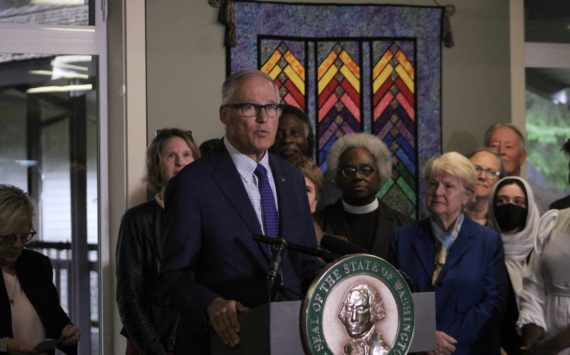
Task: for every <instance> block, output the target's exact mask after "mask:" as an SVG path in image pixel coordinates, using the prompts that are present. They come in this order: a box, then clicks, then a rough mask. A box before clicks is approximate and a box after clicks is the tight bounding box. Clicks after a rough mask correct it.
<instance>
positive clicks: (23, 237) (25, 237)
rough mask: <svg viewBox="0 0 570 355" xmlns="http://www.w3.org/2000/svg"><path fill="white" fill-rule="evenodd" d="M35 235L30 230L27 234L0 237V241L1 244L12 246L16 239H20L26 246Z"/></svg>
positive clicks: (34, 232) (33, 231)
mask: <svg viewBox="0 0 570 355" xmlns="http://www.w3.org/2000/svg"><path fill="white" fill-rule="evenodd" d="M35 235H36V231H35V230H34V228H32V229H31V230H30V231H29V232H28V233H19V234H8V235H3V236H0V241H2V244H5V245H12V244H14V242H15V241H16V239H18V238H20V241H21V242H22V243H23V244H26V243H27V242H29V241H30V240H32V238H33V237H34V236H35Z"/></svg>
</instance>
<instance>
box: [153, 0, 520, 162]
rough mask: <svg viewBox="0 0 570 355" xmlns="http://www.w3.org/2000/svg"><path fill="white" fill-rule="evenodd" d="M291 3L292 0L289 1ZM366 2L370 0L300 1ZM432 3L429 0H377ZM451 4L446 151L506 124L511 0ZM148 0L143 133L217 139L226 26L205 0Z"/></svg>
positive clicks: (463, 148)
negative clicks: (177, 130)
mask: <svg viewBox="0 0 570 355" xmlns="http://www.w3.org/2000/svg"><path fill="white" fill-rule="evenodd" d="M288 2H293V1H288ZM304 2H313V3H371V2H370V1H354V0H352V1H351V0H344V1H331V0H323V1H318V0H313V1H304ZM376 3H392V4H393V3H397V4H413V5H428V6H433V5H434V3H433V2H431V1H426V0H417V1H413V0H407V1H389V2H388V1H377V2H376ZM441 3H451V4H455V6H456V14H455V15H454V16H453V17H452V18H451V24H452V29H453V36H454V39H455V47H453V48H444V49H443V59H442V70H443V75H442V77H443V83H442V90H443V95H442V99H443V111H442V113H443V125H442V126H443V142H442V144H443V147H442V148H443V150H444V151H448V150H458V151H460V152H464V153H467V152H468V151H469V150H472V149H474V148H476V147H478V146H479V145H480V144H482V137H483V134H484V132H485V129H486V128H487V127H488V126H489V125H490V124H492V123H494V122H498V121H502V122H505V121H510V114H511V106H510V105H511V99H510V90H511V88H510V58H509V3H508V2H507V1H496V0H478V1H459V0H452V1H445V2H444V1H441ZM168 4H169V5H168V6H165V4H164V2H161V1H146V6H147V9H146V10H147V11H146V14H147V15H146V19H147V27H146V31H147V37H146V38H147V80H148V82H147V108H148V117H147V118H148V131H149V133H148V136H149V138H152V136H153V134H154V133H153V132H154V131H155V130H156V129H157V128H161V127H166V126H178V127H184V128H189V129H192V131H193V132H194V133H195V138H196V139H197V141H198V143H201V142H202V141H204V140H206V139H209V138H213V137H216V136H221V135H222V134H223V131H222V125H221V124H220V123H219V121H218V113H217V111H218V106H219V103H220V86H221V83H222V81H223V80H224V78H225V73H226V54H225V49H224V47H223V36H224V28H223V26H222V25H221V24H219V23H218V22H217V9H215V8H213V7H211V6H210V5H209V4H208V2H207V1H205V0H202V1H186V0H172V1H169V2H168Z"/></svg>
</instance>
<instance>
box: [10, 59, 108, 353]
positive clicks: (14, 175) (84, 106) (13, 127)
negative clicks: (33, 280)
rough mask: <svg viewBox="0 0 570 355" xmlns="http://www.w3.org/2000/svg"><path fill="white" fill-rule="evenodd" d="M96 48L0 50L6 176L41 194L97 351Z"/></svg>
mask: <svg viewBox="0 0 570 355" xmlns="http://www.w3.org/2000/svg"><path fill="white" fill-rule="evenodd" d="M96 68H97V62H96V57H92V56H69V55H61V56H53V55H50V56H47V55H41V54H0V181H1V182H2V183H8V184H13V185H16V186H19V187H20V188H22V189H23V190H25V191H28V192H29V193H30V195H31V196H32V197H33V199H34V200H35V201H36V202H37V216H36V219H37V220H36V221H35V223H34V225H35V226H36V230H37V231H38V235H37V237H36V238H35V239H34V240H33V241H32V242H31V243H30V244H29V247H30V248H33V249H37V250H39V251H40V252H42V253H44V254H45V255H47V256H49V257H50V259H51V260H52V263H53V266H54V277H55V280H54V281H55V284H56V286H57V287H58V290H59V292H60V297H61V303H62V306H63V307H64V309H65V310H66V311H67V312H68V314H69V315H70V318H71V319H72V320H73V321H74V323H76V324H78V325H79V327H80V328H81V330H82V333H83V334H84V335H86V334H89V333H91V337H82V339H81V342H80V349H79V353H80V354H89V353H91V354H98V353H99V349H98V346H99V338H98V337H99V325H98V322H99V319H98V313H99V308H98V286H99V285H98V260H99V255H98V248H97V245H98V233H99V231H98V188H97V186H98V170H97V169H98V155H97V152H98V135H97V127H98V121H99V120H98V110H97V107H98V105H97V92H96V89H95V83H96V78H97V73H96Z"/></svg>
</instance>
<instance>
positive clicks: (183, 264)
mask: <svg viewBox="0 0 570 355" xmlns="http://www.w3.org/2000/svg"><path fill="white" fill-rule="evenodd" d="M280 113H281V105H280V96H279V92H278V90H277V87H276V86H275V84H274V83H273V81H272V80H271V78H270V77H269V76H267V75H266V74H264V73H262V72H259V71H256V70H246V71H240V72H236V73H234V74H232V75H231V76H230V77H229V78H227V79H226V81H225V82H224V84H223V86H222V105H221V107H220V109H219V116H220V120H221V122H222V123H223V124H224V125H225V137H224V139H223V143H221V144H220V145H219V146H218V147H217V148H216V149H215V150H213V151H211V152H210V153H208V154H207V155H206V156H204V157H203V158H202V159H200V160H198V161H197V162H195V163H194V164H191V165H189V166H188V168H185V169H183V170H182V171H181V172H180V173H179V174H178V175H176V176H175V177H174V178H173V179H172V180H171V182H170V184H169V185H168V187H167V188H166V193H165V205H166V219H165V231H164V232H165V233H166V235H165V240H166V242H165V246H164V262H163V265H162V269H161V285H162V286H161V291H162V294H163V296H164V297H166V299H167V300H169V301H170V302H171V304H172V305H173V307H174V308H176V309H177V310H178V311H180V312H181V313H182V317H183V323H185V322H187V323H188V324H187V325H184V326H183V327H182V329H181V331H179V336H178V338H177V342H178V344H177V353H185V354H189V353H192V354H207V353H209V342H210V333H211V330H212V329H213V330H214V331H215V333H216V334H217V335H218V336H219V337H220V339H221V340H222V342H223V343H224V344H226V345H228V346H232V347H233V346H236V345H237V344H239V342H240V339H239V331H240V325H239V322H238V319H237V315H238V314H239V313H241V312H246V311H247V310H248V309H249V308H251V307H255V306H259V305H261V304H263V303H266V302H268V301H269V296H268V294H269V293H270V292H268V290H267V286H266V277H267V275H268V271H269V269H270V265H271V261H272V258H273V257H274V255H273V254H274V251H272V250H271V248H270V247H269V246H268V245H267V244H262V243H260V242H257V241H255V240H254V239H253V236H254V235H256V234H257V235H259V234H263V235H266V236H268V237H282V238H284V239H286V240H287V241H289V242H291V243H294V244H299V245H304V246H309V247H314V246H315V243H316V241H315V235H314V229H313V223H312V219H311V213H310V211H309V205H308V201H307V194H306V188H305V184H304V180H303V176H302V175H301V173H300V172H298V171H297V170H296V169H295V168H293V167H292V166H291V165H289V164H288V163H286V162H285V161H284V160H281V159H280V158H278V157H276V156H275V155H272V154H270V153H269V152H268V151H267V150H268V148H269V147H271V146H272V145H273V142H274V139H275V134H276V132H277V126H278V123H279V115H280ZM321 267H322V265H321V264H320V262H319V261H318V259H317V258H315V257H313V256H309V255H303V254H300V253H295V252H292V251H291V252H290V251H285V252H284V254H283V258H282V262H281V264H280V269H279V276H278V277H277V278H278V279H279V278H280V279H281V281H282V284H283V287H281V288H279V289H278V290H277V291H278V292H276V293H277V294H278V295H277V297H274V298H275V299H277V300H298V299H301V298H302V297H303V296H304V292H305V290H306V289H307V287H308V286H309V284H310V282H311V281H312V279H313V278H314V277H315V276H316V274H317V273H318V272H319V271H320V268H321ZM278 281H279V280H278ZM277 285H279V282H277ZM274 291H275V290H274ZM186 328H189V329H186ZM183 332H185V334H183Z"/></svg>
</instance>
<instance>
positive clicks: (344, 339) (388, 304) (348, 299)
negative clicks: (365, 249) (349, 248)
mask: <svg viewBox="0 0 570 355" xmlns="http://www.w3.org/2000/svg"><path fill="white" fill-rule="evenodd" d="M301 328H302V329H301V332H302V336H303V346H304V348H305V351H306V352H307V353H309V354H323V355H324V354H331V355H332V354H334V355H343V354H346V355H388V354H389V355H400V354H406V353H407V351H408V349H409V347H410V344H411V342H412V338H413V335H414V304H413V300H412V295H411V292H410V289H409V287H408V284H407V283H406V280H405V279H404V277H403V276H402V275H401V274H400V273H399V272H398V270H397V269H396V268H394V267H393V266H392V265H391V264H390V263H389V262H387V261H386V260H384V259H382V258H379V257H377V256H373V255H369V254H352V255H349V256H346V257H344V258H341V259H339V260H337V261H336V262H334V263H332V264H331V265H329V266H328V267H326V268H325V270H323V272H322V273H321V274H320V275H319V276H318V277H317V278H316V279H315V281H314V282H313V283H312V285H311V287H310V288H309V291H308V292H307V295H306V297H305V299H304V301H303V305H302V307H301Z"/></svg>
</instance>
